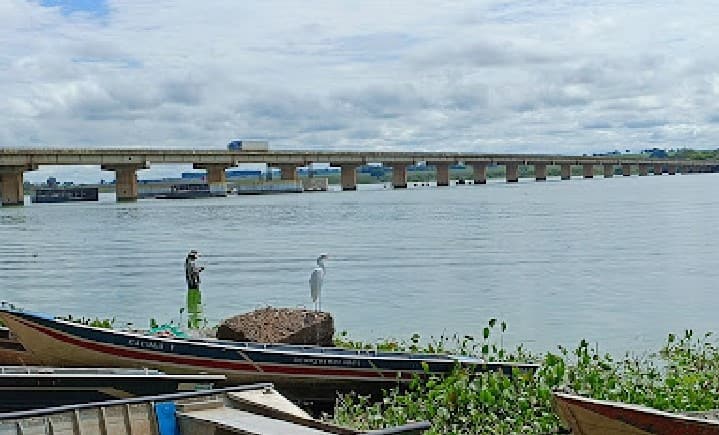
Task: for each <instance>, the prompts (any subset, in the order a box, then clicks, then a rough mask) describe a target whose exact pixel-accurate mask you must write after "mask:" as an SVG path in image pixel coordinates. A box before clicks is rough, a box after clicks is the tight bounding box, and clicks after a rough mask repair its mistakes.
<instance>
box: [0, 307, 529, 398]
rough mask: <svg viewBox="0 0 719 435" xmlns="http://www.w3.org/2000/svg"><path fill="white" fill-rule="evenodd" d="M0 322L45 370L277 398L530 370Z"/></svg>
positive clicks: (12, 315)
mask: <svg viewBox="0 0 719 435" xmlns="http://www.w3.org/2000/svg"><path fill="white" fill-rule="evenodd" d="M0 319H2V321H3V322H4V323H5V324H6V325H8V326H9V327H10V328H11V329H12V330H13V332H14V333H15V334H17V336H18V337H19V339H20V341H21V342H22V343H23V345H24V346H25V347H26V348H27V349H29V350H30V351H32V353H33V354H34V355H35V357H36V358H38V360H40V361H41V362H42V363H43V364H47V365H54V366H66V367H149V368H154V369H158V370H162V371H165V372H167V373H197V372H203V373H214V374H223V375H225V376H227V378H228V382H229V383H231V384H242V383H250V382H273V383H274V384H275V385H276V386H277V387H278V388H279V389H280V391H282V392H283V394H287V395H288V396H290V397H292V398H294V399H302V400H322V399H330V400H332V401H334V398H335V397H336V392H337V391H350V390H353V391H356V392H360V393H372V392H378V391H381V389H382V388H387V387H392V386H396V385H397V384H398V382H406V381H409V380H411V379H412V378H413V375H415V374H420V375H423V374H425V373H446V372H449V371H451V370H452V369H453V368H454V367H455V365H457V364H461V365H463V366H465V367H471V368H473V369H475V370H478V371H486V370H502V371H504V372H506V373H512V371H513V370H515V369H519V370H534V369H535V368H536V365H534V364H520V363H511V362H485V361H483V360H481V359H478V358H468V357H460V356H451V355H434V354H412V353H400V352H377V351H372V350H350V349H340V348H332V347H317V346H296V345H284V344H261V343H244V342H228V341H218V340H187V339H178V338H169V337H155V336H148V335H141V334H137V333H131V332H123V331H115V330H111V329H104V328H95V327H90V326H86V325H81V324H76V323H71V322H68V321H64V320H58V319H53V318H52V317H49V316H46V315H42V314H36V313H29V312H22V311H18V310H9V309H5V308H2V309H0ZM425 369H426V371H425Z"/></svg>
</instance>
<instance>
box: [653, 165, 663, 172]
mask: <svg viewBox="0 0 719 435" xmlns="http://www.w3.org/2000/svg"><path fill="white" fill-rule="evenodd" d="M654 175H662V164H661V163H655V164H654Z"/></svg>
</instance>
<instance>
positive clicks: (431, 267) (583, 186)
mask: <svg viewBox="0 0 719 435" xmlns="http://www.w3.org/2000/svg"><path fill="white" fill-rule="evenodd" d="M717 185H719V175H716V174H702V175H678V176H667V175H665V176H662V177H657V176H647V177H637V176H633V177H615V178H612V179H602V178H601V177H599V178H595V179H591V180H584V179H573V180H571V181H559V180H549V181H547V182H542V183H539V182H534V181H533V180H521V181H520V183H517V184H506V183H504V182H500V181H499V180H490V183H489V184H487V185H485V186H456V187H452V188H436V187H433V188H427V187H424V188H416V189H413V188H410V189H407V190H392V189H386V188H383V187H382V186H363V185H361V186H360V190H358V191H356V192H324V193H304V194H282V195H263V196H230V197H227V198H209V199H197V200H155V199H149V200H140V201H138V202H137V203H115V202H114V195H101V200H100V202H97V203H75V204H31V205H27V206H25V207H20V208H9V207H5V208H1V207H0V240H2V243H1V245H0V246H1V247H2V249H0V279H1V280H2V292H1V293H0V299H2V300H6V301H10V302H13V303H15V304H16V305H19V306H22V307H24V308H26V309H31V310H35V311H44V312H49V313H52V314H55V315H66V314H73V315H85V316H93V317H95V316H97V317H115V318H116V325H118V326H122V325H124V324H126V323H127V322H132V323H133V324H135V325H138V326H146V325H147V324H148V319H149V318H150V317H154V318H156V319H158V320H159V321H167V320H170V319H178V317H179V308H180V307H181V306H182V305H183V303H184V296H185V289H184V286H185V282H184V272H183V262H184V257H185V255H186V253H187V251H189V250H190V249H197V250H198V251H200V253H201V254H202V255H203V256H202V257H201V262H202V264H203V265H204V266H205V267H206V270H205V272H204V273H203V274H202V290H203V296H204V300H205V304H206V314H207V317H208V319H209V320H210V322H212V323H216V322H217V321H219V320H221V319H222V318H224V317H226V316H229V315H232V314H235V313H241V312H245V311H248V310H252V309H254V308H258V307H262V306H266V305H272V306H307V307H311V306H312V302H311V300H310V297H309V288H308V278H309V275H310V272H311V271H312V269H313V267H314V261H315V258H316V257H317V255H318V254H320V253H322V252H325V253H327V254H328V255H329V256H330V260H329V261H328V262H327V275H326V278H325V287H324V291H323V298H322V307H323V309H325V310H328V311H330V312H332V313H333V314H334V316H335V321H336V328H337V330H338V331H342V330H347V331H349V332H350V336H351V337H354V338H357V339H363V340H369V341H374V340H376V339H377V338H380V337H395V338H400V339H403V338H405V339H406V338H409V337H410V336H411V335H412V334H413V333H419V334H420V335H421V336H422V337H424V338H425V339H428V338H429V337H430V336H435V337H436V336H439V335H441V334H448V335H451V334H454V333H457V334H460V335H465V334H466V335H475V336H480V335H481V330H482V328H483V327H484V326H485V325H486V323H487V320H488V319H490V318H493V317H494V318H498V319H500V320H504V321H506V322H507V324H508V330H507V332H506V333H505V334H504V338H503V340H504V342H505V343H506V344H509V345H512V346H513V345H516V344H519V343H523V344H524V345H525V346H527V347H528V348H530V349H532V350H552V349H555V345H557V344H565V345H572V344H575V343H576V342H577V341H578V340H580V339H582V338H586V339H587V340H589V341H590V342H591V343H598V344H599V346H600V349H601V350H606V351H609V352H612V353H621V352H623V351H626V350H633V351H639V352H644V351H650V350H656V349H658V347H659V346H660V345H661V344H662V343H663V341H664V339H665V337H666V335H667V334H668V333H669V332H682V331H683V330H684V329H685V328H692V329H694V330H696V331H706V330H714V331H719V324H718V323H719V322H718V320H717V319H718V317H717V314H716V310H717V294H718V293H719V288H718V287H717V282H719V253H717V243H718V242H719V225H717V223H719V201H717V199H716V192H717Z"/></svg>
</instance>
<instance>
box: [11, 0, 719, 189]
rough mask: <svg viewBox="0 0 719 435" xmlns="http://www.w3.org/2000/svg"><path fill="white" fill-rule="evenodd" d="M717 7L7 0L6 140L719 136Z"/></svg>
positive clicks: (662, 140)
mask: <svg viewBox="0 0 719 435" xmlns="http://www.w3.org/2000/svg"><path fill="white" fill-rule="evenodd" d="M717 17H719V3H717V2H702V1H693V2H676V1H668V2H663V1H661V0H659V1H657V0H654V1H646V2H643V1H616V2H614V1H606V0H598V1H582V0H566V1H531V0H526V1H514V2H512V1H476V2H470V1H449V0H445V1H422V0H411V1H392V2H390V1H386V0H384V1H370V0H364V1H349V0H346V1H343V0H332V1H274V0H261V1H250V0H244V1H237V0H208V1H196V0H186V1H185V0H175V1H169V0H104V1H103V0H75V1H71V0H68V1H61V0H34V1H25V0H1V1H0V47H2V48H0V92H1V94H2V98H0V112H1V113H2V116H0V146H13V147H39V146H63V147H138V146H150V147H171V148H208V149H209V148H223V147H224V145H225V144H226V143H227V142H228V140H230V139H233V138H254V139H267V140H269V141H270V145H271V146H272V147H273V148H276V149H352V150H427V151H433V150H452V151H477V152H551V153H564V154H582V153H588V152H589V153H591V152H596V151H605V150H613V149H622V150H623V149H632V150H638V149H641V148H644V147H646V146H650V147H651V146H659V147H667V148H673V147H680V146H688V147H693V148H716V147H717V143H718V142H719V141H717V138H719V56H717V55H716V53H717V52H719V38H717V37H716V36H715V33H716V29H717V28H719V18H717ZM68 169H69V168H68ZM73 171H75V172H77V171H80V172H82V171H96V172H98V173H99V171H98V170H97V169H96V168H75V169H73ZM88 173H89V172H88ZM35 174H36V176H39V177H44V176H46V175H47V172H46V171H38V172H36V173H35ZM28 175H29V174H28ZM30 178H32V177H30Z"/></svg>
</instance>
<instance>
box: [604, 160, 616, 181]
mask: <svg viewBox="0 0 719 435" xmlns="http://www.w3.org/2000/svg"><path fill="white" fill-rule="evenodd" d="M602 166H604V178H612V177H613V176H614V164H608V163H605V164H604V165H602Z"/></svg>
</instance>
